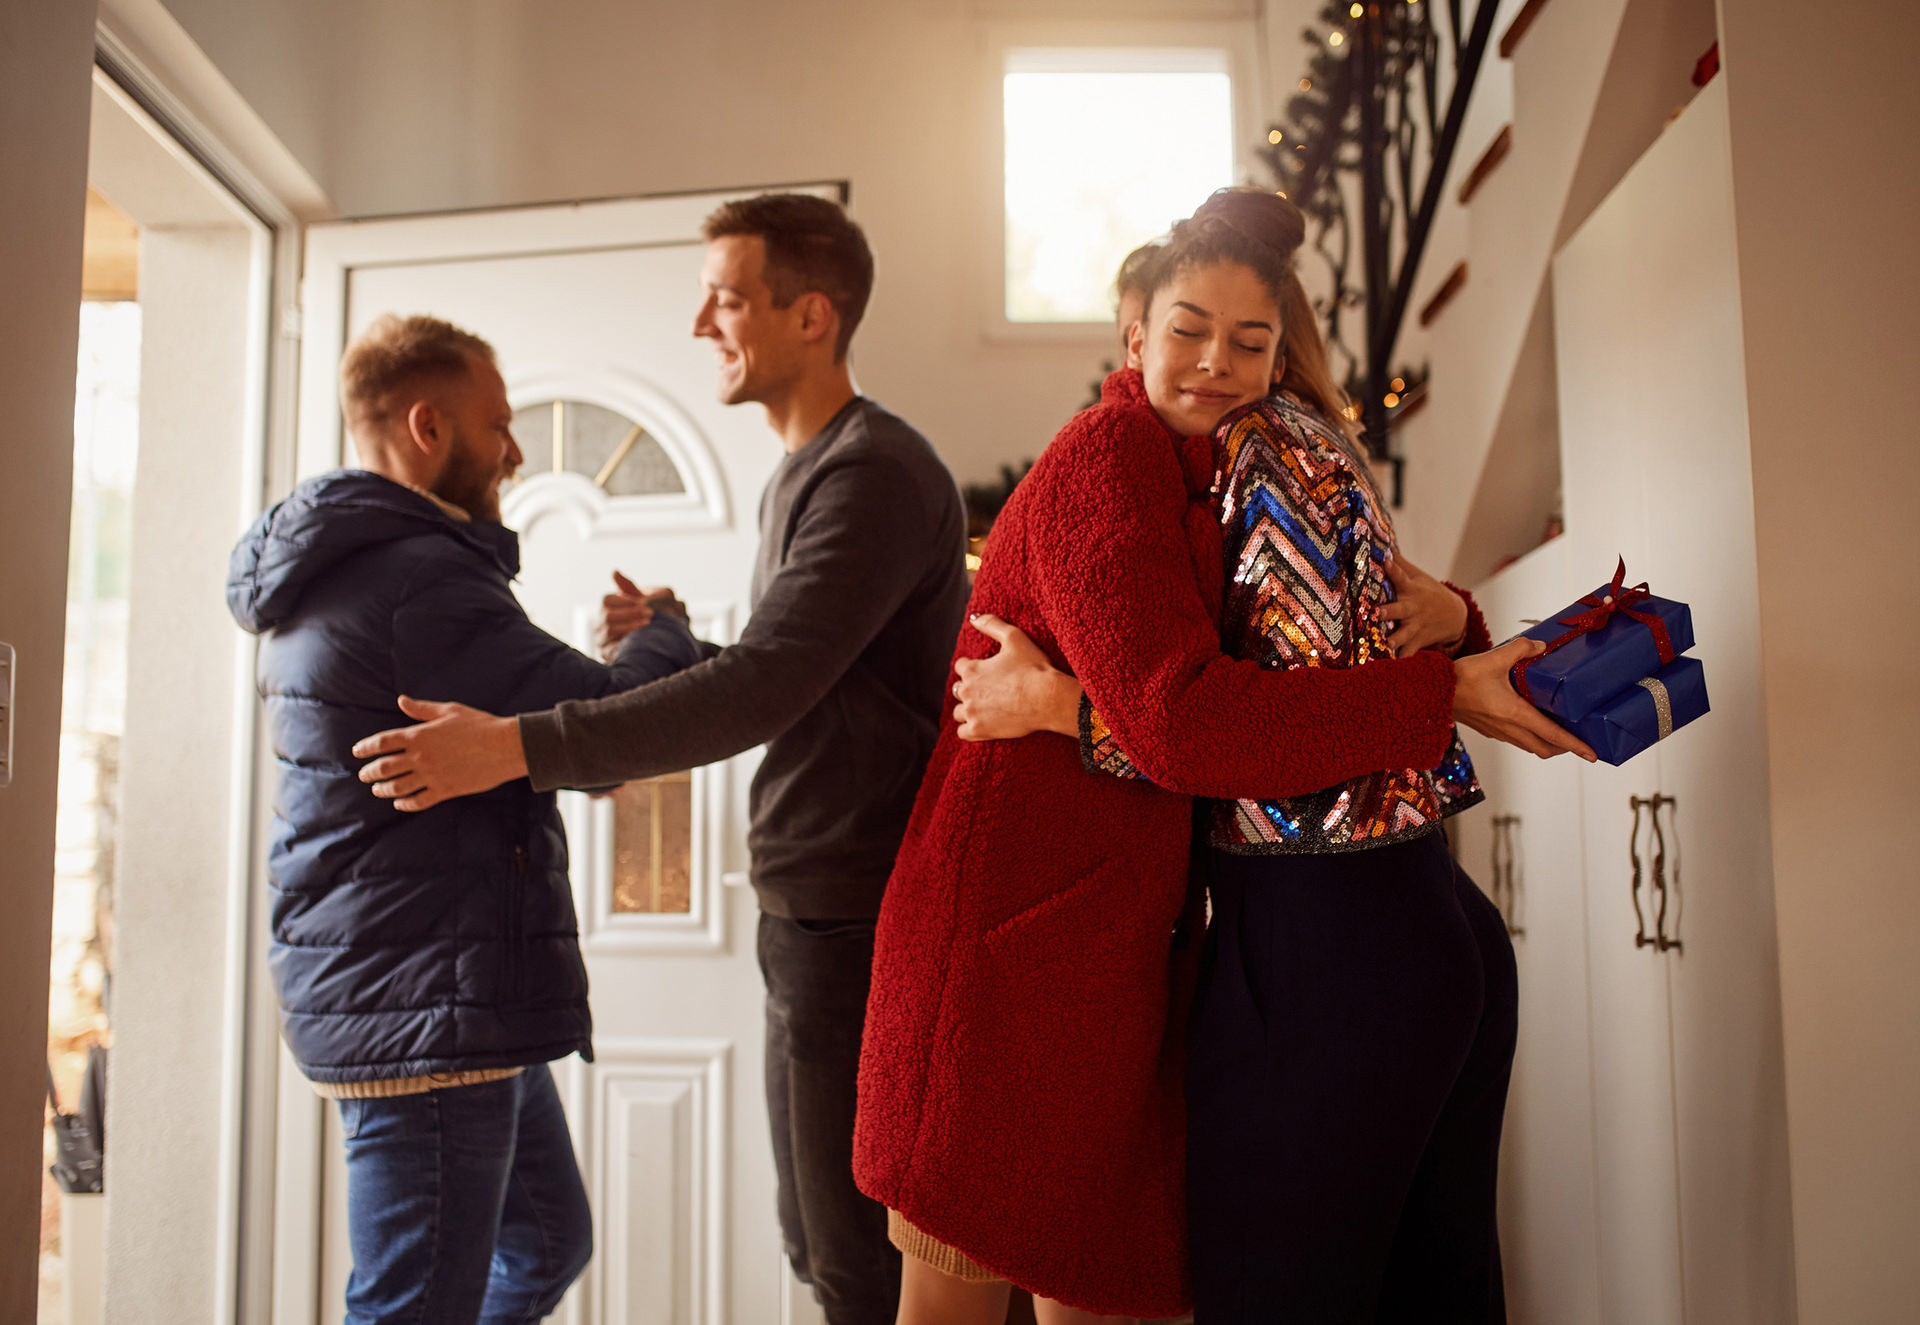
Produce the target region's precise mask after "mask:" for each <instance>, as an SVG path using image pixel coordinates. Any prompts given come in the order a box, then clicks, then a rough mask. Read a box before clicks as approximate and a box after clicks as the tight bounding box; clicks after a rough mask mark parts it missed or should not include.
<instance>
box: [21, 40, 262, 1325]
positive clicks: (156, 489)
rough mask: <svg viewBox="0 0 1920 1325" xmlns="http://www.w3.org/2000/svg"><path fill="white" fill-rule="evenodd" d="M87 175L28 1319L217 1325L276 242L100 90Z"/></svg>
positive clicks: (229, 1301)
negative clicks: (36, 1247)
mask: <svg viewBox="0 0 1920 1325" xmlns="http://www.w3.org/2000/svg"><path fill="white" fill-rule="evenodd" d="M88 173H89V199H88V203H89V206H88V224H87V236H86V291H85V298H86V303H85V305H84V306H83V309H82V317H81V344H80V354H79V363H80V367H79V374H78V382H77V383H76V406H75V432H74V444H75V451H74V463H75V473H74V503H73V512H72V542H71V557H70V563H69V574H68V630H67V651H66V660H65V689H64V695H65V698H64V704H63V713H62V732H61V746H60V770H59V809H58V821H57V822H58V830H57V831H58V855H57V860H56V874H57V879H56V900H55V916H54V934H53V944H52V949H53V958H52V963H51V966H50V970H49V993H50V1015H49V1025H48V1060H49V1086H50V1094H51V1095H52V1097H53V1099H54V1100H56V1101H57V1103H56V1104H50V1108H49V1119H48V1121H49V1128H48V1158H49V1167H50V1169H51V1170H52V1172H51V1173H50V1174H49V1177H48V1180H47V1190H46V1192H45V1195H44V1199H43V1205H42V1238H41V1247H42V1263H41V1294H40V1309H39V1319H40V1321H42V1322H52V1321H63V1322H71V1323H72V1325H86V1323H90V1322H95V1321H100V1320H103V1319H107V1318H115V1319H166V1320H189V1319H194V1320H216V1319H232V1318H233V1317H234V1316H235V1314H236V1307H237V1301H238V1294H239V1293H240V1291H241V1277H242V1276H241V1272H240V1266H241V1260H242V1258H241V1233H240V1230H241V1227H242V1220H241V1215H240V1208H239V1207H240V1200H241V1173H242V1147H243V1145H245V1144H246V1141H247V1139H248V1138H247V1132H248V1129H247V1128H246V1127H245V1126H244V1119H245V1107H246V1099H245V1089H244V1087H245V1073H244V1070H243V1069H244V1067H245V1063H246V1055H245V1052H244V1050H245V1036H246V1032H247V1030H248V1027H249V1024H250V1018H249V1015H248V1013H249V1004H250V999H251V991H250V985H251V983H252V977H253V970H252V966H253V964H252V962H251V961H250V948H251V947H252V943H251V930H252V928H253V907H252V906H251V902H250V898H249V892H248V877H249V864H250V859H251V842H252V832H251V822H250V821H251V817H252V803H253V801H252V781H253V777H252V768H253V759H252V730H251V714H252V703H251V693H250V691H251V686H250V684H249V682H250V673H251V661H250V657H249V655H248V654H247V653H246V651H245V648H244V646H242V645H240V644H237V643H236V640H235V633H236V632H234V631H233V629H232V626H231V623H230V622H229V621H228V619H227V616H226V611H225V606H224V602H223V594H222V590H223V587H224V583H225V568H226V558H227V552H228V550H229V548H230V547H231V545H232V543H233V542H234V540H235V539H236V538H237V537H238V535H239V533H240V531H241V530H242V529H243V528H244V527H245V524H246V522H247V521H248V520H249V519H250V518H251V516H252V515H254V514H256V513H257V511H258V509H259V505H260V501H261V495H262V492H263V490H264V482H263V464H264V459H265V453H266V441H265V438H266V428H265V420H266V410H265V400H266V388H267V367H268V360H269V353H268V351H269V340H270V337H269V331H268V326H269V319H268V316H267V310H268V308H269V304H270V295H271V278H272V271H273V253H274V242H275V234H274V231H273V229H272V227H270V226H269V225H267V224H266V223H265V222H264V221H263V220H261V218H260V217H258V216H257V215H255V214H254V213H253V212H252V211H250V210H249V209H248V208H247V207H245V206H244V205H243V204H242V203H241V202H240V201H239V200H238V199H237V198H236V197H235V196H234V195H233V194H232V193H231V192H230V191H229V190H228V189H227V188H226V187H224V186H223V185H222V184H221V183H220V181H219V180H218V179H216V178H215V177H214V176H213V175H212V174H211V173H210V172H209V171H208V170H207V169H205V168H204V167H203V166H202V165H201V164H200V163H199V161H198V160H197V159H196V158H195V157H194V156H193V154H192V153H191V152H190V151H188V150H187V148H185V147H184V146H183V145H182V144H181V142H180V141H179V140H178V139H176V138H175V137H173V136H172V135H171V134H169V133H168V132H167V131H166V129H165V128H163V127H162V126H161V125H160V124H159V123H158V122H157V121H156V120H155V119H154V118H153V117H152V116H151V115H149V114H148V113H147V111H146V110H145V109H143V108H142V106H141V105H140V104H139V103H138V102H137V101H136V100H135V98H134V97H133V96H132V95H130V94H129V93H128V92H127V91H126V90H125V89H123V88H122V87H121V86H120V85H119V84H117V83H116V82H115V81H114V80H113V79H112V78H111V77H109V76H108V75H107V74H106V73H105V72H104V71H102V70H96V71H95V80H94V89H93V106H92V123H91V132H90V143H89V162H88ZM108 1063H110V1064H111V1068H110V1071H109V1070H107V1066H106V1065H107V1064H108ZM89 1082H90V1083H91V1084H90V1085H89ZM103 1097H104V1098H103ZM56 1110H57V1112H56ZM76 1114H77V1115H79V1119H80V1120H79V1121H78V1122H75V1121H72V1120H71V1119H72V1117H73V1115H76ZM61 1115H67V1117H62V1116H61ZM109 1209H111V1211H112V1212H113V1217H112V1218H111V1219H110V1220H109V1219H108V1218H107V1217H106V1216H107V1211H108V1210H109ZM265 1245H266V1244H265V1242H264V1241H263V1242H262V1243H261V1246H263V1247H264V1246H265Z"/></svg>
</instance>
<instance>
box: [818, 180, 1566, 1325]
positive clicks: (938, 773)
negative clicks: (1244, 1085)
mask: <svg viewBox="0 0 1920 1325" xmlns="http://www.w3.org/2000/svg"><path fill="white" fill-rule="evenodd" d="M1295 218H1296V220H1297V213H1296V214H1295ZM1298 238H1299V236H1298V234H1297V233H1296V234H1295V235H1294V236H1293V239H1292V242H1293V244H1297V243H1298ZM1290 258H1291V247H1288V248H1286V249H1284V250H1283V249H1281V248H1279V247H1277V246H1275V245H1272V244H1268V243H1262V242H1260V241H1259V240H1256V239H1253V238H1250V237H1249V236H1247V235H1245V234H1242V233H1240V232H1239V231H1236V230H1235V229H1234V228H1233V227H1231V226H1228V225H1224V224H1218V223H1214V222H1203V223H1199V224H1195V223H1187V224H1186V226H1185V228H1184V230H1182V231H1177V232H1176V235H1175V239H1174V242H1173V243H1172V244H1171V245H1170V248H1169V255H1168V258H1167V262H1168V269H1167V272H1166V273H1165V275H1164V277H1163V278H1162V279H1161V284H1160V287H1159V289H1158V290H1157V291H1156V292H1155V293H1154V294H1153V296H1152V298H1151V300H1150V302H1149V305H1148V308H1147V313H1146V324H1145V329H1143V330H1141V331H1137V332H1136V334H1135V336H1134V340H1133V350H1132V353H1131V354H1130V361H1131V362H1132V363H1133V364H1134V367H1132V368H1129V369H1126V370H1122V371H1120V372H1117V373H1115V374H1113V375H1112V376H1111V377H1109V378H1108V380H1107V382H1106V384H1105V387H1104V389H1103V398H1102V401H1101V403H1100V404H1099V405H1097V406H1095V407H1093V408H1092V409H1089V410H1087V411H1084V412H1083V413H1081V414H1079V415H1077V416H1076V417H1075V418H1074V419H1073V420H1071V421H1070V422H1069V423H1068V424H1067V426H1066V427H1065V428H1064V429H1062V431H1061V433H1060V434H1059V436H1058V437H1056V438H1055V440H1054V442H1053V444H1052V445H1051V446H1050V447H1049V448H1048V449H1047V451H1046V452H1045V454H1044V455H1043V456H1042V457H1041V459H1040V461H1039V463H1038V464H1037V465H1035V467H1034V469H1033V471H1032V472H1031V473H1030V474H1029V475H1028V476H1027V478H1026V479H1024V480H1023V481H1022V482H1021V484H1020V486H1019V488H1018V489H1016V491H1015V493H1014V496H1013V498H1012V500H1011V501H1009V503H1008V505H1007V507H1006V509H1005V511H1004V512H1003V513H1002V515H1001V517H1000V520H999V521H998V523H997V524H996V526H995V529H994V533H993V538H992V541H991V545H990V549H989V552H988V555H987V557H986V561H985V564H984V565H983V566H982V568H981V572H980V576H979V579H978V580H977V582H976V584H975V589H974V599H973V610H974V611H975V612H976V613H983V614H993V615H995V616H997V617H1000V618H1004V619H1005V620H1007V621H1010V622H1013V623H1015V624H1016V625H1018V626H1020V627H1021V628H1023V629H1024V630H1025V631H1026V632H1027V633H1028V634H1029V635H1031V637H1032V638H1033V640H1034V641H1035V642H1036V643H1037V644H1038V646H1039V647H1040V648H1041V649H1042V650H1044V651H1045V652H1046V654H1047V655H1048V657H1049V658H1050V659H1051V660H1052V661H1053V662H1054V663H1055V664H1056V665H1058V666H1062V667H1063V668H1064V669H1065V670H1067V671H1069V672H1071V673H1072V674H1073V675H1074V676H1075V677H1077V679H1078V682H1079V683H1080V684H1081V685H1082V686H1084V688H1085V690H1086V691H1087V693H1088V695H1089V696H1090V698H1091V699H1092V701H1093V702H1094V704H1096V705H1097V706H1098V707H1099V709H1100V711H1101V712H1102V713H1103V714H1106V715H1108V717H1109V718H1110V719H1111V720H1112V722H1113V723H1114V726H1115V729H1116V734H1117V735H1119V736H1120V737H1121V738H1122V740H1123V742H1124V745H1125V748H1126V750H1127V752H1128V754H1129V755H1131V756H1132V758H1133V760H1134V761H1135V762H1136V764H1137V765H1138V766H1139V767H1140V768H1141V769H1142V770H1143V771H1145V772H1146V773H1147V775H1148V776H1149V777H1151V778H1152V779H1153V781H1154V782H1157V783H1159V784H1161V785H1159V786H1156V785H1151V784H1149V783H1148V782H1147V781H1145V780H1121V779H1108V778H1095V777H1089V776H1087V775H1086V773H1085V772H1084V771H1083V769H1082V764H1081V757H1080V751H1079V750H1078V749H1077V748H1076V747H1075V746H1074V745H1073V744H1070V743H1068V742H1064V741H1059V740H1055V739H1052V738H1051V737H1048V736H1044V735H1036V736H1033V737H1028V738H1026V739H1023V740H1016V741H1001V742H992V743H985V744H980V743H968V742H963V741H961V740H960V739H959V737H958V735H957V733H956V731H955V729H954V726H953V724H952V723H951V722H950V721H949V722H948V723H947V724H945V726H944V729H943V731H942V733H941V737H940V740H939V743H938V745H937V746H936V748H935V751H934V754H933V758H932V760H931V762H930V764H929V767H928V770H927V773H926V777H925V780H924V782H923V783H922V786H921V790H920V796H919V800H918V802H917V805H916V808H915V812H914V816H913V819H912V822H911V823H910V825H909V827H908V830H907V835H906V839H905V841H904V842H903V844H902V847H901V851H900V855H899V858H898V862H897V864H896V867H895V870H894V874H893V877H892V879H891V881H890V883H889V884H888V888H887V894H886V901H885V903H884V904H883V908H882V911H881V916H880V924H879V933H878V938H877V944H876V951H875V958H874V975H873V991H872V994H871V997H870V1000H869V1004H868V1013H867V1026H866V1035H865V1041H864V1047H863V1053H862V1061H861V1071H860V1112H859V1122H858V1126H857V1130H856V1135H855V1157H854V1168H855V1176H856V1179H857V1180H858V1182H859V1184H860V1186H861V1188H862V1190H863V1191H865V1192H866V1193H867V1194H868V1195H870V1196H873V1197H874V1198H876V1199H877V1200H880V1201H882V1202H884V1203H885V1204H886V1205H887V1206H888V1208H889V1209H890V1210H891V1211H892V1212H893V1231H894V1234H895V1240H896V1242H898V1243H900V1244H901V1245H902V1248H903V1250H905V1251H906V1252H908V1258H907V1266H906V1272H905V1276H904V1279H903V1290H902V1306H901V1317H900V1319H901V1320H902V1321H903V1322H913V1321H920V1320H928V1321H931V1320H939V1321H943V1322H946V1321H951V1322H956V1323H957V1322H961V1321H972V1320H980V1321H987V1320H992V1319H995V1314H994V1313H995V1312H996V1311H998V1312H999V1313H1001V1314H1002V1315H1004V1311H1005V1301H1006V1292H1007V1288H1006V1283H1005V1282H1001V1281H1011V1282H1013V1283H1016V1284H1019V1285H1020V1286H1022V1287H1024V1288H1027V1289H1028V1290H1030V1291H1031V1292H1033V1293H1034V1295H1035V1297H1036V1299H1039V1309H1040V1311H1041V1313H1042V1319H1043V1320H1049V1319H1050V1320H1062V1321H1064V1320H1071V1319H1075V1318H1076V1317H1078V1318H1082V1319H1084V1318H1085V1317H1084V1315H1080V1314H1079V1313H1109V1314H1113V1315H1116V1316H1119V1317H1139V1316H1147V1317H1165V1316H1173V1315H1178V1314H1179V1313H1181V1312H1182V1311H1184V1310H1185V1309H1186V1307H1187V1303H1188V1298H1189V1289H1188V1281H1187V1271H1186V1248H1185V1233H1184V1221H1183V1217H1182V1207H1183V1201H1184V1192H1183V1167H1182V1156H1183V1147H1184V1137H1183V1128H1184V1113H1183V1109H1182V1103H1181V1066H1182V1064H1181V1051H1180V1037H1179V1026H1178V1022H1177V1020H1176V1019H1174V1018H1173V1017H1172V1016H1171V1015H1170V1014H1171V1009H1172V1006H1173V1004H1174V1002H1175V996H1176V995H1175V985H1176V981H1175V979H1174V966H1175V955H1176V954H1175V951H1174V946H1173V943H1172V942H1171V941H1170V937H1169V936H1170V935H1172V934H1173V932H1174V929H1175V925H1176V921H1177V920H1178V919H1179V917H1180V914H1181V910H1182V906H1183V903H1184V901H1185V899H1186V896H1187V867H1188V853H1189V844H1190V839H1191V813H1192V802H1191V800H1190V799H1189V796H1190V795H1191V794H1212V795H1221V796H1227V795H1232V794H1234V793H1235V792H1236V791H1244V790H1245V789H1246V788H1248V787H1259V788H1261V789H1262V790H1263V792H1264V793H1265V794H1269V795H1292V794H1299V793H1306V792H1310V791H1314V790H1318V789H1320V788H1323V787H1327V786H1329V785H1331V784H1334V783H1337V782H1341V781H1343V780H1345V779H1349V778H1354V777H1358V776H1361V775H1363V774H1367V773H1372V772H1376V771H1379V770H1384V769H1394V768H1432V767H1434V766H1436V765H1438V764H1439V763H1440V762H1441V761H1442V759H1443V758H1444V757H1445V756H1446V754H1447V752H1448V750H1449V747H1450V745H1451V743H1452V741H1453V722H1454V716H1455V710H1456V705H1461V706H1465V707H1473V706H1475V705H1478V706H1480V707H1484V708H1489V709H1490V708H1493V707H1497V706H1498V705H1499V701H1498V700H1497V699H1493V698H1491V697H1492V696H1494V693H1495V691H1496V690H1497V691H1498V692H1500V693H1502V694H1505V695H1508V696H1511V692H1510V691H1508V690H1507V689H1506V685H1505V680H1504V675H1505V669H1506V667H1507V666H1508V665H1510V663H1511V661H1513V660H1512V659H1510V658H1506V657H1505V656H1504V652H1503V653H1501V654H1494V655H1488V656H1487V657H1486V658H1484V659H1472V660H1466V661H1463V662H1462V663H1460V664H1455V663H1454V662H1452V661H1450V660H1449V659H1447V658H1446V657H1444V656H1442V655H1440V654H1438V653H1421V654H1418V655H1417V656H1414V657H1410V658H1407V659H1404V660H1392V659H1388V660H1384V661H1381V662H1379V663H1377V664H1374V665H1370V666H1368V667H1365V668H1356V669H1352V670H1344V671H1335V670H1326V671H1315V670H1304V671H1294V672H1285V671H1267V670H1263V669H1262V668H1261V667H1260V666H1259V665H1258V664H1257V663H1254V662H1242V661H1236V660H1234V659H1232V658H1229V657H1226V656H1225V655H1223V654H1222V653H1221V651H1220V637H1219V626H1218V618H1219V612H1220V605H1221V600H1222V579H1221V573H1220V566H1221V547H1222V544H1221V536H1220V528H1219V524H1218V521H1217V519H1216V517H1215V515H1214V513H1213V511H1212V509H1211V504H1210V500H1209V490H1210V488H1211V486H1212V484H1213V482H1214V478H1215V461H1214V453H1213V446H1212V442H1211V440H1210V437H1209V434H1210V433H1211V431H1212V429H1213V427H1214V425H1215V424H1216V423H1217V422H1219V420H1220V419H1221V418H1223V417H1224V416H1225V415H1227V414H1228V413H1230V412H1231V411H1233V410H1234V409H1236V408H1238V407H1240V406H1242V405H1245V404H1248V403H1251V402H1253V401H1257V400H1259V399H1261V398H1263V397H1264V396H1265V395H1266V394H1267V392H1268V391H1269V389H1270V388H1271V386H1272V385H1273V384H1274V383H1275V382H1276V381H1277V380H1278V377H1279V375H1280V374H1279V372H1277V371H1276V370H1277V369H1280V370H1282V371H1284V366H1283V365H1281V364H1280V363H1279V362H1278V352H1279V349H1280V345H1281V330H1282V328H1281V319H1280V313H1279V307H1280V302H1279V301H1280V297H1281V294H1282V292H1283V290H1284V289H1285V288H1286V283H1287V281H1288V280H1289V279H1290V269H1289V267H1288V262H1289V260H1290ZM991 647H992V642H991V641H990V640H989V639H988V638H987V637H986V636H984V635H982V634H980V633H979V632H978V631H963V633H962V636H961V641H960V645H959V649H958V657H959V658H962V659H966V658H978V657H981V656H983V655H985V654H986V653H987V652H989V651H990V649H991ZM1518 647H1521V648H1524V647H1525V646H1518ZM1456 670H1457V673H1458V675H1457V679H1456ZM1515 702H1516V703H1517V700H1516V701H1515ZM1522 707H1524V706H1522ZM1529 711H1530V710H1529ZM1163 787H1178V788H1180V791H1181V792H1182V793H1187V794H1177V793H1175V792H1172V791H1168V790H1164V789H1163Z"/></svg>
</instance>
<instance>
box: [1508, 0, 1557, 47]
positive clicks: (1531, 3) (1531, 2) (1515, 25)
mask: <svg viewBox="0 0 1920 1325" xmlns="http://www.w3.org/2000/svg"><path fill="white" fill-rule="evenodd" d="M1546 7H1547V0H1527V3H1526V7H1525V8H1523V9H1522V10H1521V11H1520V12H1519V13H1518V14H1515V15H1514V16H1513V22H1511V23H1509V24H1507V30H1506V31H1505V32H1503V33H1501V34H1500V58H1501V59H1503V60H1511V59H1512V58H1513V48H1514V47H1516V46H1518V45H1519V44H1520V39H1521V38H1522V37H1524V36H1526V35H1527V29H1528V28H1530V27H1532V26H1533V20H1535V19H1536V18H1539V17H1540V11H1541V10H1543V9H1545V8H1546Z"/></svg>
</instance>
